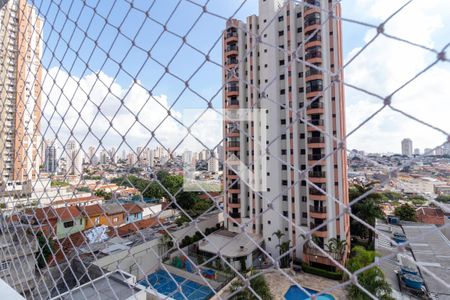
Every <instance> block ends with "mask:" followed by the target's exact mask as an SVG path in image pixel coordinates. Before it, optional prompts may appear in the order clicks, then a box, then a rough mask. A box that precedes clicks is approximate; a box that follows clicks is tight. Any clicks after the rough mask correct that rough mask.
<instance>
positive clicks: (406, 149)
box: [402, 139, 413, 156]
mask: <svg viewBox="0 0 450 300" xmlns="http://www.w3.org/2000/svg"><path fill="white" fill-rule="evenodd" d="M402 155H406V156H412V155H413V143H412V141H411V139H403V140H402Z"/></svg>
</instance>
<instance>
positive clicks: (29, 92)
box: [0, 0, 43, 182]
mask: <svg viewBox="0 0 450 300" xmlns="http://www.w3.org/2000/svg"><path fill="white" fill-rule="evenodd" d="M0 19H1V20H2V24H0V38H1V40H2V43H1V44H0V64H1V68H0V81H1V89H0V99H1V101H0V173H1V174H0V176H1V177H0V181H3V182H10V181H13V182H24V181H29V180H36V179H37V178H38V173H39V167H40V163H41V157H42V153H41V151H40V150H41V149H42V146H41V144H42V138H41V132H40V121H41V81H42V66H41V55H42V37H41V32H42V24H43V21H42V19H41V18H40V17H39V16H37V14H36V11H35V9H34V8H33V7H32V6H31V5H29V4H28V3H27V1H26V0H11V1H8V2H7V3H6V4H4V5H3V8H2V9H1V10H0Z"/></svg>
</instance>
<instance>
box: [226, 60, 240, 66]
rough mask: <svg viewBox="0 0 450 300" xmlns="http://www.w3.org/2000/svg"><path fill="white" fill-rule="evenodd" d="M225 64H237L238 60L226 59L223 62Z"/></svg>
mask: <svg viewBox="0 0 450 300" xmlns="http://www.w3.org/2000/svg"><path fill="white" fill-rule="evenodd" d="M225 63H226V64H227V65H237V64H238V63H239V61H238V60H237V59H227V61H226V62H225Z"/></svg>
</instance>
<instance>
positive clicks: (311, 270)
mask: <svg viewBox="0 0 450 300" xmlns="http://www.w3.org/2000/svg"><path fill="white" fill-rule="evenodd" d="M302 269H303V271H304V272H306V273H310V274H314V275H317V276H321V277H325V278H328V279H333V280H341V279H342V273H338V272H332V271H327V270H323V269H319V268H315V267H311V266H310V265H308V264H306V263H302Z"/></svg>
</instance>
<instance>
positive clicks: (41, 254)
mask: <svg viewBox="0 0 450 300" xmlns="http://www.w3.org/2000/svg"><path fill="white" fill-rule="evenodd" d="M36 237H37V241H38V245H39V249H38V252H37V253H36V261H37V265H38V267H39V268H41V269H42V268H44V267H46V265H47V264H46V262H47V261H48V259H49V257H51V256H52V255H53V240H49V239H48V238H47V237H45V235H44V233H42V231H39V232H38V233H37V234H36Z"/></svg>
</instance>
